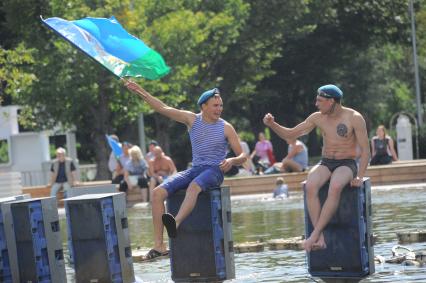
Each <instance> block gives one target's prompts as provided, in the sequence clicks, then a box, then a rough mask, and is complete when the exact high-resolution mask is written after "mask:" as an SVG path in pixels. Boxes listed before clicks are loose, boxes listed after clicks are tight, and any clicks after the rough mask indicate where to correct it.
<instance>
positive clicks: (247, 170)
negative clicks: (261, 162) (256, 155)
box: [237, 140, 256, 176]
mask: <svg viewBox="0 0 426 283" xmlns="http://www.w3.org/2000/svg"><path fill="white" fill-rule="evenodd" d="M240 144H241V148H242V150H243V153H244V156H245V157H246V158H247V160H246V161H245V162H244V163H243V164H242V165H241V168H240V170H239V172H238V174H237V176H250V175H253V173H254V172H255V171H256V170H255V167H254V164H253V161H252V160H251V159H250V148H249V146H248V144H247V143H246V142H245V141H242V140H240Z"/></svg>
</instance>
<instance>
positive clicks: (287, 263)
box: [62, 188, 426, 283]
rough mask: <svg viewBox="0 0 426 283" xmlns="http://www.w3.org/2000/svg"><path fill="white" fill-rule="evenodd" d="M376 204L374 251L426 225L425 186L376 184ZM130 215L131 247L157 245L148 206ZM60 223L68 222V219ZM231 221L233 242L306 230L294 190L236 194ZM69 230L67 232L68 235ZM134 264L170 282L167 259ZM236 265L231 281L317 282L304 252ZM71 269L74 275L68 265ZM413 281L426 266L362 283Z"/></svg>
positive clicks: (143, 273)
mask: <svg viewBox="0 0 426 283" xmlns="http://www.w3.org/2000/svg"><path fill="white" fill-rule="evenodd" d="M372 203H373V231H374V233H375V234H377V235H378V240H377V242H376V245H375V247H374V252H375V255H381V256H384V257H390V256H391V255H392V254H391V248H392V247H393V246H394V245H396V244H397V237H396V232H399V231H407V230H415V229H426V205H425V203H426V188H417V189H404V188H402V189H392V190H386V189H376V188H373V191H372ZM128 215H129V227H130V235H131V241H132V248H136V247H142V248H143V249H146V250H148V249H149V248H150V247H151V246H152V245H153V240H152V235H153V231H152V230H153V228H152V222H151V221H152V220H151V212H150V208H149V207H142V208H130V209H129V210H128ZM62 224H63V225H65V223H64V221H63V223H62ZM232 225H233V237H234V243H242V242H247V241H258V240H260V241H267V240H269V239H278V238H288V237H294V236H300V235H303V234H304V212H303V196H302V193H301V192H298V193H293V194H292V195H291V196H290V198H289V199H284V200H271V199H270V196H269V195H256V196H254V197H238V198H233V200H232ZM64 228H65V227H64ZM62 230H63V231H64V229H62ZM65 234H66V232H64V235H63V236H64V239H65ZM407 246H409V247H410V248H412V249H413V250H415V251H418V250H426V243H414V244H409V245H407ZM134 268H135V274H136V275H137V276H138V277H139V278H140V279H142V281H143V282H172V281H171V279H170V274H171V273H170V263H169V259H163V260H158V261H154V262H148V263H134ZM235 269H236V279H234V280H229V281H227V282H244V283H246V282H315V281H314V280H313V279H312V278H311V277H310V275H309V274H308V273H307V265H306V257H305V253H304V252H303V251H291V250H278V251H269V250H265V251H264V252H258V253H241V254H236V255H235ZM67 273H68V276H69V278H72V270H71V269H70V268H69V267H68V270H67ZM315 280H318V279H315ZM412 281H419V282H420V281H423V282H426V268H425V267H412V266H402V265H399V264H378V265H377V264H376V273H375V274H374V275H372V276H370V277H368V278H366V279H364V280H362V281H361V282H412ZM70 282H72V281H70Z"/></svg>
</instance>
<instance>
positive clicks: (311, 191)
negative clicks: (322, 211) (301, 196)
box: [305, 182, 320, 197]
mask: <svg viewBox="0 0 426 283" xmlns="http://www.w3.org/2000/svg"><path fill="white" fill-rule="evenodd" d="M319 189H320V187H319V185H318V184H317V183H315V182H306V185H305V191H306V195H307V196H308V197H316V196H317V195H318V192H319Z"/></svg>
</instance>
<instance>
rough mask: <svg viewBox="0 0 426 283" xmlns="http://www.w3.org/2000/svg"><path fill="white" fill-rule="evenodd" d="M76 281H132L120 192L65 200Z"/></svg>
mask: <svg viewBox="0 0 426 283" xmlns="http://www.w3.org/2000/svg"><path fill="white" fill-rule="evenodd" d="M65 209H66V214H67V226H68V247H69V250H70V257H71V261H72V263H73V265H74V269H75V279H76V282H92V281H93V282H112V283H121V282H134V280H135V278H134V271H133V260H132V256H131V249H130V239H129V233H128V224H127V213H126V201H125V196H124V194H123V193H107V194H91V195H81V196H77V197H73V198H68V199H65Z"/></svg>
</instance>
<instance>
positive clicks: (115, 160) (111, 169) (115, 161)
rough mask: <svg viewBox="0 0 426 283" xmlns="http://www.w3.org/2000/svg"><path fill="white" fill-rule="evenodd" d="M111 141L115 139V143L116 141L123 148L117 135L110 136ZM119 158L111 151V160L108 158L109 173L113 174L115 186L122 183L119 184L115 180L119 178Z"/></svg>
mask: <svg viewBox="0 0 426 283" xmlns="http://www.w3.org/2000/svg"><path fill="white" fill-rule="evenodd" d="M110 137H111V139H113V140H114V141H116V142H117V143H118V145H119V146H120V147H122V145H121V143H120V140H119V138H118V137H117V136H116V135H110ZM118 158H119V156H116V155H115V154H114V151H113V150H111V153H110V154H109V158H108V170H109V172H111V175H112V179H111V180H112V183H113V184H119V183H120V181H118V182H117V180H116V179H115V178H116V177H117V171H116V170H117V166H118Z"/></svg>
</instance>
